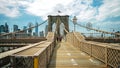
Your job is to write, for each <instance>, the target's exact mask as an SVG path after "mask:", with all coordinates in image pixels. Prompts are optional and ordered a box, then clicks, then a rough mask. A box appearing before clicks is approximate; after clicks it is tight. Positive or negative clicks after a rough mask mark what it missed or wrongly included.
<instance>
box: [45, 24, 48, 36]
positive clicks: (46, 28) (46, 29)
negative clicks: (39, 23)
mask: <svg viewBox="0 0 120 68" xmlns="http://www.w3.org/2000/svg"><path fill="white" fill-rule="evenodd" d="M47 33H48V25H46V26H45V36H47Z"/></svg>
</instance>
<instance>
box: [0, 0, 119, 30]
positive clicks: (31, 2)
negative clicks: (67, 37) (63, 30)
mask: <svg viewBox="0 0 120 68" xmlns="http://www.w3.org/2000/svg"><path fill="white" fill-rule="evenodd" d="M58 11H61V13H58ZM48 15H69V16H70V19H71V20H72V18H73V17H74V16H76V17H77V23H79V24H82V25H86V24H87V23H88V22H90V23H91V24H92V27H93V28H96V29H101V30H106V31H113V29H114V31H118V30H119V31H120V0H0V25H4V24H5V22H7V23H8V25H9V29H10V30H11V31H12V29H13V25H14V24H16V25H19V28H21V29H22V28H23V26H28V23H30V22H32V23H33V25H34V24H35V23H36V22H38V23H42V22H43V21H44V20H46V19H47V16H48ZM45 25H47V23H45V24H44V25H42V26H40V27H39V31H42V30H44V29H45ZM69 26H70V31H72V30H73V26H74V25H73V24H72V23H71V22H69ZM76 30H77V31H80V32H84V31H87V30H86V29H84V28H81V27H78V26H77V25H76Z"/></svg>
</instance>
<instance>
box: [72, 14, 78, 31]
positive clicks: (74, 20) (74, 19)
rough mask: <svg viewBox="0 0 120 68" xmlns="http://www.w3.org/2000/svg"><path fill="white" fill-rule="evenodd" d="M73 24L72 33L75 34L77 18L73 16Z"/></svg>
mask: <svg viewBox="0 0 120 68" xmlns="http://www.w3.org/2000/svg"><path fill="white" fill-rule="evenodd" d="M73 24H74V32H75V25H76V24H77V18H76V16H74V18H73Z"/></svg>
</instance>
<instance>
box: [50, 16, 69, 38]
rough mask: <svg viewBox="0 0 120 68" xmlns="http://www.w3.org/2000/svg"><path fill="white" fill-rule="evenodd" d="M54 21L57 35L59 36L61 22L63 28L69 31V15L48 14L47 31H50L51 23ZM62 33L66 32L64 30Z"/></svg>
mask: <svg viewBox="0 0 120 68" xmlns="http://www.w3.org/2000/svg"><path fill="white" fill-rule="evenodd" d="M54 23H56V31H57V35H58V36H60V24H61V23H63V24H64V26H65V29H66V30H67V31H68V32H69V16H68V15H65V16H60V15H57V16H51V15H49V16H48V31H49V32H52V30H53V29H52V25H53V24H54ZM64 33H65V34H64V35H66V34H67V33H66V32H65V31H64Z"/></svg>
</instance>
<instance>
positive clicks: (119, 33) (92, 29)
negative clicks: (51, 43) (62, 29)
mask: <svg viewBox="0 0 120 68" xmlns="http://www.w3.org/2000/svg"><path fill="white" fill-rule="evenodd" d="M70 21H72V20H70ZM72 22H73V21H72ZM73 24H74V23H73ZM76 24H77V25H78V26H80V27H83V28H87V29H90V30H94V31H97V32H102V33H106V34H114V35H120V33H113V32H108V31H104V30H99V29H95V28H91V27H86V26H83V25H81V24H78V23H76Z"/></svg>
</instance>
